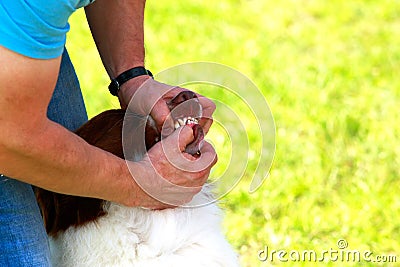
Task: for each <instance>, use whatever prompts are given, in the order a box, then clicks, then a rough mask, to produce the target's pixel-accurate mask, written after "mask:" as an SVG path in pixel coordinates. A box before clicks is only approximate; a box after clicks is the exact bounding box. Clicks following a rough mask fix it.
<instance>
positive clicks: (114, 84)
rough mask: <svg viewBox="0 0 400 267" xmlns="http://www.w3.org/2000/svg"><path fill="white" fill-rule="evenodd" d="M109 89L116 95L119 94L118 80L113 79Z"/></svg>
mask: <svg viewBox="0 0 400 267" xmlns="http://www.w3.org/2000/svg"><path fill="white" fill-rule="evenodd" d="M108 90H110V93H111V94H112V95H114V96H117V95H118V91H119V83H118V81H117V80H112V81H111V83H110V85H109V86H108Z"/></svg>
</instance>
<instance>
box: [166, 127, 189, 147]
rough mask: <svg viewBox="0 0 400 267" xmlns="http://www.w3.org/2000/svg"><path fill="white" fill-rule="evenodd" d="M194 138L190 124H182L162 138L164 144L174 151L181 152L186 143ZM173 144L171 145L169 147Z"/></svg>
mask: <svg viewBox="0 0 400 267" xmlns="http://www.w3.org/2000/svg"><path fill="white" fill-rule="evenodd" d="M193 139H194V136H193V130H192V128H191V127H190V126H186V125H185V126H183V127H180V128H178V129H177V130H176V131H174V132H173V133H172V134H171V135H170V136H168V137H167V138H166V139H164V141H165V144H164V146H165V147H166V148H168V149H171V148H172V149H173V150H174V151H176V150H179V152H183V151H184V150H185V148H186V146H187V145H188V144H190V143H191V142H192V141H193ZM171 146H173V147H171Z"/></svg>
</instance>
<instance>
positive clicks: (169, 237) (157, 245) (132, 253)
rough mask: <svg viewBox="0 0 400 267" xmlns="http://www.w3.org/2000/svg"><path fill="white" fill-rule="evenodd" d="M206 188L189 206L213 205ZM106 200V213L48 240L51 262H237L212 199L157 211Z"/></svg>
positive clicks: (168, 265) (210, 266) (172, 266)
mask: <svg viewBox="0 0 400 267" xmlns="http://www.w3.org/2000/svg"><path fill="white" fill-rule="evenodd" d="M209 191H210V190H209V188H208V187H207V186H205V187H204V188H203V190H202V191H201V192H200V193H199V194H198V195H197V196H196V197H195V198H194V199H193V200H192V202H191V203H189V205H190V206H196V205H199V204H201V203H211V202H212V201H213V199H212V196H211V194H210V193H209ZM106 203H107V204H106V206H105V210H106V212H107V215H105V216H103V217H100V218H99V219H98V220H97V221H95V222H90V223H88V224H86V225H84V226H81V227H78V228H75V227H70V228H69V229H67V230H66V231H65V232H61V233H59V235H58V236H57V238H51V240H50V247H51V252H52V261H53V264H54V266H60V267H61V266H62V267H64V266H68V267H69V266H71V267H72V266H73V267H79V266H82V267H84V266H90V267H94V266H121V267H124V266H141V267H142V266H143V267H155V266H157V267H158V266H165V267H188V266H190V267H206V266H207V267H214V266H215V267H217V266H218V267H220V266H226V267H235V266H239V263H238V257H237V255H236V253H235V252H234V251H233V249H232V248H231V246H230V244H228V242H227V241H226V240H225V237H224V235H223V234H222V231H221V218H222V212H221V210H220V208H219V207H218V206H217V205H216V204H215V203H211V204H208V205H205V206H201V207H194V208H175V209H166V210H161V211H152V210H146V209H142V208H128V207H124V206H121V205H119V204H116V203H110V202H106Z"/></svg>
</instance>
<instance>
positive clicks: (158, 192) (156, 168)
mask: <svg viewBox="0 0 400 267" xmlns="http://www.w3.org/2000/svg"><path fill="white" fill-rule="evenodd" d="M192 141H193V131H192V129H191V128H190V127H189V126H183V127H180V128H179V129H178V130H176V131H175V132H173V133H172V134H171V135H170V136H168V137H166V138H164V139H163V140H162V141H161V142H158V143H157V144H155V145H154V146H153V147H152V148H151V149H150V150H149V151H148V153H147V154H146V156H145V157H144V158H143V159H142V160H141V161H139V162H129V163H128V164H129V165H130V166H129V168H130V169H131V172H132V173H133V174H134V175H133V176H134V178H135V182H136V183H137V184H138V185H139V187H140V188H138V192H137V194H136V203H135V205H136V206H141V207H145V208H150V209H165V208H171V207H176V206H180V205H183V204H186V203H188V202H190V201H191V200H192V198H193V197H194V195H196V194H197V193H198V192H200V190H201V188H202V186H203V185H204V183H205V182H206V181H207V178H208V176H209V174H210V170H211V167H212V166H214V165H215V163H216V162H217V155H216V153H215V150H214V148H213V147H212V146H211V145H210V144H209V143H207V142H204V143H203V145H202V147H201V149H200V152H201V154H200V156H199V157H198V158H195V157H193V156H192V155H190V154H188V153H185V152H183V151H184V150H185V147H186V145H187V144H189V143H190V142H192ZM135 174H136V175H135Z"/></svg>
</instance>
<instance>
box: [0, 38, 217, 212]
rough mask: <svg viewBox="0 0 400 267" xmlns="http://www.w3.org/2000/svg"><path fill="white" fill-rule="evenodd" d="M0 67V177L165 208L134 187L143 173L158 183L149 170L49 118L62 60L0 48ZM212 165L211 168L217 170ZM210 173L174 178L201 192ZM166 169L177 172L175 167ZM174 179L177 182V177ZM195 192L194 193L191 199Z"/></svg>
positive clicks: (65, 191) (126, 203)
mask: <svg viewBox="0 0 400 267" xmlns="http://www.w3.org/2000/svg"><path fill="white" fill-rule="evenodd" d="M0 62H2V64H1V65H0V95H1V98H0V122H1V125H2V130H1V131H0V173H2V174H4V175H7V176H10V177H13V178H15V179H17V180H20V181H24V182H27V183H30V184H33V185H36V186H39V187H42V188H45V189H48V190H51V191H55V192H59V193H65V194H71V195H80V196H88V197H96V198H101V199H106V200H110V201H115V202H119V203H122V204H125V205H129V206H144V207H152V208H163V207H166V205H164V204H162V203H159V202H158V201H155V200H154V199H152V198H151V197H150V196H148V195H147V194H146V193H144V192H143V191H142V190H141V189H140V187H139V186H138V185H137V184H136V182H135V178H137V177H138V174H141V175H143V176H144V177H149V179H155V180H157V179H156V178H157V177H155V176H154V171H153V170H152V169H151V168H150V167H149V166H148V165H146V164H144V163H133V162H132V163H130V164H132V165H133V166H132V167H133V168H131V169H133V170H136V173H135V172H133V173H132V174H131V173H130V171H129V169H128V167H127V164H126V162H125V161H124V160H122V159H119V158H118V157H115V156H113V155H112V154H110V153H108V152H106V151H103V150H101V149H98V148H96V147H93V146H91V145H89V144H87V143H86V142H85V141H84V140H83V139H81V138H80V137H78V136H77V135H75V134H73V133H71V132H69V131H68V130H66V129H65V128H63V127H62V126H60V125H58V124H56V123H54V122H52V121H50V120H49V119H47V116H46V112H47V106H48V103H49V101H50V98H51V95H52V92H53V90H54V86H55V83H56V80H57V75H58V69H59V65H60V58H56V59H50V60H38V59H32V58H28V57H25V56H22V55H20V54H17V53H14V52H12V51H10V50H8V49H6V48H4V47H1V46H0ZM190 135H191V133H189V132H188V131H186V133H185V132H184V133H183V135H182V136H184V137H186V140H185V141H186V142H190V139H191V137H190ZM172 137H173V138H175V139H169V140H171V141H169V142H168V143H170V144H174V143H176V144H177V143H178V138H176V135H175V137H174V136H172ZM164 141H167V139H165V140H164ZM180 142H181V143H180V144H181V145H183V146H184V144H183V143H182V141H180ZM154 151H155V152H157V153H159V152H160V151H159V150H154ZM155 152H153V151H151V152H149V153H150V154H152V153H155ZM205 152H206V151H205ZM213 153H215V152H213V151H212V150H209V153H207V152H206V153H205V154H209V155H210V156H212V154H213ZM177 154H180V153H179V152H178V153H177ZM205 160H209V159H205ZM210 163H211V164H210V165H209V168H211V166H212V165H213V163H212V162H211V161H210ZM209 168H205V170H204V171H203V173H201V174H195V173H193V174H191V173H189V172H186V171H180V170H175V171H176V173H175V175H177V176H179V177H178V178H179V179H181V178H182V177H185V178H186V184H184V185H186V186H194V187H198V186H201V185H202V184H203V183H204V181H205V179H206V178H207V176H208V171H209ZM167 169H169V170H174V168H172V167H171V166H168V167H167ZM132 176H133V178H134V179H133V178H132ZM169 178H170V179H171V181H172V182H173V183H174V181H175V180H174V178H176V177H175V176H172V177H169ZM176 183H178V184H179V183H180V181H178V182H176ZM196 190H197V189H196ZM194 193H195V190H194V191H193V194H192V195H191V196H193V195H194ZM186 197H190V195H189V196H186ZM187 200H188V199H185V200H184V202H187ZM189 200H190V199H189Z"/></svg>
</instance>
